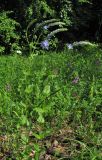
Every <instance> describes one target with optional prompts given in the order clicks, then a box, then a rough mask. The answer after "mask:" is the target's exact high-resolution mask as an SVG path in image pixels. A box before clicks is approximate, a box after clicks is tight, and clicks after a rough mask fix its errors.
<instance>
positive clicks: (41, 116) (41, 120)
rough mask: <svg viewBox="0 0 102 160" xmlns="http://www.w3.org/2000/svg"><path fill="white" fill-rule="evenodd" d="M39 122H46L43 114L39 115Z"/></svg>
mask: <svg viewBox="0 0 102 160" xmlns="http://www.w3.org/2000/svg"><path fill="white" fill-rule="evenodd" d="M37 121H38V122H39V123H44V122H45V120H44V117H43V115H42V114H39V117H38V119H37Z"/></svg>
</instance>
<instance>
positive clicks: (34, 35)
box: [26, 19, 67, 53]
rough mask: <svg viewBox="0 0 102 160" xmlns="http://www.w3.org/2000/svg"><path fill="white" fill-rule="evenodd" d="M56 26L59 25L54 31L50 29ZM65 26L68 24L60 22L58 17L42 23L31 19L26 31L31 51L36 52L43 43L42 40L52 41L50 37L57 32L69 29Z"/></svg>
mask: <svg viewBox="0 0 102 160" xmlns="http://www.w3.org/2000/svg"><path fill="white" fill-rule="evenodd" d="M34 23H36V24H35V27H34V28H33V30H32V31H31V32H30V34H29V29H30V28H31V27H32V25H33V24H34ZM56 26H58V27H59V28H58V29H55V30H54V31H49V29H50V28H51V27H56ZM64 26H66V24H65V23H64V22H60V21H59V20H57V19H51V20H46V21H44V22H42V23H37V20H33V21H31V22H30V23H29V25H28V27H27V31H26V39H27V42H28V45H29V48H30V52H31V53H32V52H34V51H35V50H36V49H37V47H39V45H40V44H41V43H40V40H42V39H45V40H48V41H50V39H51V38H52V37H53V36H54V35H55V34H57V33H59V32H64V31H67V28H65V27H64ZM45 30H46V31H45ZM49 32H50V33H49ZM45 45H46V44H45Z"/></svg>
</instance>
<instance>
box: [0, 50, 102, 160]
mask: <svg viewBox="0 0 102 160" xmlns="http://www.w3.org/2000/svg"><path fill="white" fill-rule="evenodd" d="M0 75H1V77H0V84H1V85H0V124H1V125H0V134H1V136H0V140H1V148H0V150H1V153H0V158H5V159H9V158H10V159H13V158H14V157H16V159H30V158H34V159H35V160H38V159H41V156H42V157H43V159H44V158H45V157H47V156H50V157H51V158H53V159H58V158H59V159H61V158H62V159H64V157H66V158H67V159H68V158H70V159H73V160H76V159H89V160H90V159H101V157H102V155H101V153H102V150H101V147H102V134H101V133H102V128H101V124H102V109H101V108H102V98H101V97H102V76H101V75H102V54H101V51H97V50H96V51H95V52H92V53H91V50H90V54H89V55H88V53H87V55H85V56H84V55H83V54H82V53H79V52H78V51H77V52H75V51H65V52H64V53H60V54H56V53H54V54H49V55H46V54H45V55H40V56H34V55H33V56H30V57H28V58H25V57H21V56H17V55H16V56H9V57H0ZM54 140H56V141H57V142H56V141H54ZM55 142H56V143H55ZM45 143H46V144H45ZM54 147H55V148H54ZM49 150H50V151H49ZM76 157H77V158H76Z"/></svg>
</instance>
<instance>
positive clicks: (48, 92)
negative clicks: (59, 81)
mask: <svg viewBox="0 0 102 160" xmlns="http://www.w3.org/2000/svg"><path fill="white" fill-rule="evenodd" d="M43 93H44V94H45V95H48V94H50V85H46V86H45V88H44V90H43Z"/></svg>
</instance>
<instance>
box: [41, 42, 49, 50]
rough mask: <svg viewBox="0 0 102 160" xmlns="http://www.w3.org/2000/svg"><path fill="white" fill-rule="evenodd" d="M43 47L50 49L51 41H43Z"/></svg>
mask: <svg viewBox="0 0 102 160" xmlns="http://www.w3.org/2000/svg"><path fill="white" fill-rule="evenodd" d="M41 47H42V48H43V49H47V50H48V49H49V41H48V40H44V41H42V42H41Z"/></svg>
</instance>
